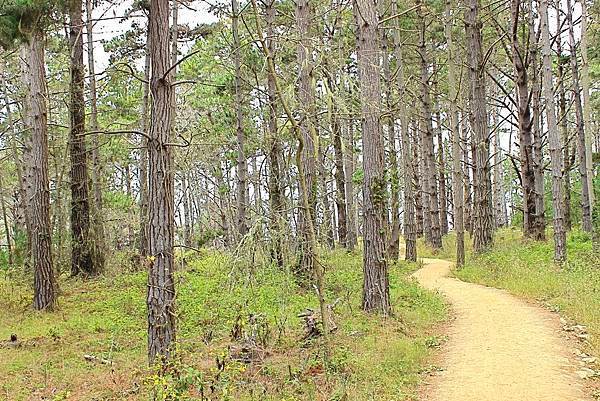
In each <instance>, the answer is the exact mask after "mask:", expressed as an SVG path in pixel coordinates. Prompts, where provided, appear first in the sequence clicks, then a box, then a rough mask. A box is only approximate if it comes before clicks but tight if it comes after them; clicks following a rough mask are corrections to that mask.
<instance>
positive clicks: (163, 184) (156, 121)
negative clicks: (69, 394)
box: [147, 0, 175, 364]
mask: <svg viewBox="0 0 600 401" xmlns="http://www.w3.org/2000/svg"><path fill="white" fill-rule="evenodd" d="M149 35H150V57H151V71H152V76H151V80H150V93H151V95H152V107H151V124H150V133H149V140H148V157H149V172H148V177H149V180H148V190H149V194H148V200H149V204H148V218H149V224H148V240H149V244H148V245H149V255H150V256H149V265H150V266H149V273H148V293H147V304H148V360H149V362H150V364H153V363H155V362H156V363H164V362H166V361H167V360H168V359H169V358H170V357H171V355H172V353H173V351H174V349H173V345H174V342H175V282H174V268H175V266H174V263H173V262H174V261H173V236H174V203H175V201H174V194H173V187H174V180H173V156H172V154H171V147H170V146H169V142H170V137H171V135H170V131H171V129H172V113H173V107H172V105H173V87H172V86H171V81H172V72H171V71H169V66H170V57H169V2H168V1H167V0H151V2H150V26H149Z"/></svg>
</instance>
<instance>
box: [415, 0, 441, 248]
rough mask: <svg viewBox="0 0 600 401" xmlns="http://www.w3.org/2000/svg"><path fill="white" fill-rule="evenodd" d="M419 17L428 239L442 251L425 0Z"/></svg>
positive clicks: (422, 145) (424, 185) (418, 1)
mask: <svg viewBox="0 0 600 401" xmlns="http://www.w3.org/2000/svg"><path fill="white" fill-rule="evenodd" d="M416 4H417V7H418V8H417V14H418V15H419V24H420V28H419V47H418V53H419V60H420V66H421V91H420V99H421V106H422V110H421V113H422V127H421V135H422V136H421V153H422V155H423V202H424V204H425V205H426V207H425V211H426V213H428V214H429V215H428V216H426V217H425V218H424V222H425V227H424V228H425V230H424V231H425V239H426V240H427V242H429V244H430V245H431V246H432V247H433V248H434V249H441V247H442V236H441V232H440V210H439V200H438V188H437V178H436V176H437V175H436V170H437V169H436V162H435V155H434V144H433V135H434V134H433V123H432V115H431V96H430V93H429V90H430V89H429V64H428V61H427V49H426V38H425V35H426V28H425V27H426V22H425V17H424V16H423V14H422V11H421V4H422V3H421V0H417V3H416Z"/></svg>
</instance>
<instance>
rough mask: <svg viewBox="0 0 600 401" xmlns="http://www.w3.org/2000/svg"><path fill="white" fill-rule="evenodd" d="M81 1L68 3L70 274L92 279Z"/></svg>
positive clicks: (96, 270) (95, 271)
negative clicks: (69, 61)
mask: <svg viewBox="0 0 600 401" xmlns="http://www.w3.org/2000/svg"><path fill="white" fill-rule="evenodd" d="M82 13H83V10H82V3H81V0H71V1H70V3H69V21H70V26H69V40H70V50H71V81H70V88H69V91H70V94H71V99H70V102H69V116H70V119H71V127H70V128H71V129H70V135H69V154H70V159H71V175H70V178H71V273H72V274H73V275H78V274H82V275H84V276H92V275H96V274H98V273H100V270H99V266H98V264H97V263H96V261H95V260H94V258H93V254H92V243H91V236H90V198H89V176H88V160H87V159H88V154H87V149H86V139H85V100H84V94H83V92H84V91H83V86H84V67H83V17H82Z"/></svg>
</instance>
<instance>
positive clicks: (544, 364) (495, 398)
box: [414, 259, 589, 401]
mask: <svg viewBox="0 0 600 401" xmlns="http://www.w3.org/2000/svg"><path fill="white" fill-rule="evenodd" d="M424 262H425V267H423V268H422V269H420V270H419V271H417V272H416V273H415V274H414V276H415V277H416V278H417V280H418V281H419V283H421V284H422V285H423V286H424V287H426V288H428V289H431V290H438V291H440V292H441V293H442V294H443V295H444V296H445V297H446V298H447V299H448V301H449V302H450V304H451V307H452V310H453V313H454V319H453V320H452V322H451V324H450V327H449V329H448V332H447V335H448V341H447V342H446V343H445V344H444V347H443V349H444V351H443V358H442V359H443V363H442V370H440V371H439V372H438V373H437V374H436V375H434V376H432V379H431V381H430V383H428V385H426V386H423V387H425V388H426V389H425V390H424V392H423V396H422V399H423V400H431V401H480V400H488V401H506V400H527V401H547V400H561V401H576V400H577V401H579V400H587V399H589V398H587V397H586V396H585V393H586V389H585V386H584V382H583V380H582V379H581V378H580V377H579V376H578V375H577V373H580V372H583V373H584V374H585V373H586V371H585V370H582V369H583V368H582V367H581V366H579V364H578V362H580V361H579V360H578V358H576V357H575V355H573V352H572V350H573V348H572V347H571V344H569V341H568V340H567V339H566V338H565V337H566V333H565V332H564V331H563V330H562V327H561V324H560V320H559V317H558V315H556V314H555V313H552V312H550V311H548V310H546V309H543V308H540V307H537V306H533V305H530V304H528V303H526V302H524V301H522V300H520V299H518V298H516V297H514V296H512V295H510V294H508V293H507V292H505V291H503V290H498V289H495V288H489V287H484V286H481V285H477V284H471V283H466V282H463V281H460V280H458V279H456V278H451V277H448V275H450V274H451V265H452V263H451V262H447V261H443V260H439V259H425V260H424Z"/></svg>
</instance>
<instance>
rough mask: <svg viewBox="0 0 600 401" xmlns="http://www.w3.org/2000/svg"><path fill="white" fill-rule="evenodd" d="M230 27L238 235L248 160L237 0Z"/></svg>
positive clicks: (242, 230) (244, 223) (244, 221)
mask: <svg viewBox="0 0 600 401" xmlns="http://www.w3.org/2000/svg"><path fill="white" fill-rule="evenodd" d="M231 8H232V10H231V11H232V15H231V28H232V30H233V65H234V69H235V127H236V128H235V132H236V139H237V166H236V170H237V198H236V201H237V217H236V220H237V221H236V223H237V229H238V234H239V235H240V237H243V236H244V235H246V233H247V232H248V217H247V213H246V208H247V206H248V162H247V159H246V154H245V149H244V146H245V142H246V135H245V133H244V112H243V109H242V105H243V101H244V100H243V95H242V67H241V65H242V55H241V43H240V35H239V32H238V31H239V29H238V19H239V14H240V10H239V2H238V0H231Z"/></svg>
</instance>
